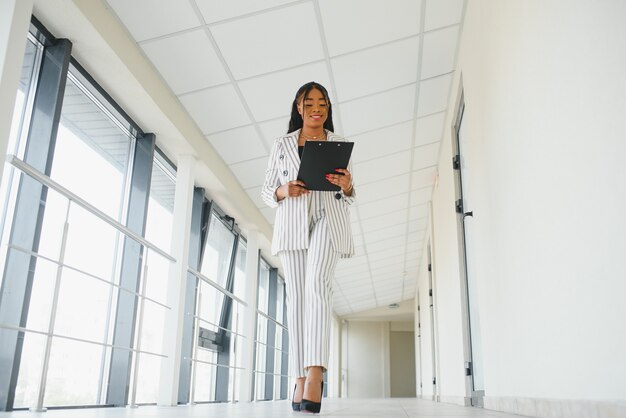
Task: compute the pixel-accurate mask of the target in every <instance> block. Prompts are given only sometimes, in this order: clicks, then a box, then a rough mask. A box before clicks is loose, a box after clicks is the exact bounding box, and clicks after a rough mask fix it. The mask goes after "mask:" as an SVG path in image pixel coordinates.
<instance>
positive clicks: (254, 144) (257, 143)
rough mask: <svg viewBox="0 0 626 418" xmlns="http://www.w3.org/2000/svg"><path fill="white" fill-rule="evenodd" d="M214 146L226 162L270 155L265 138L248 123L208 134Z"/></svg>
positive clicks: (230, 162)
mask: <svg viewBox="0 0 626 418" xmlns="http://www.w3.org/2000/svg"><path fill="white" fill-rule="evenodd" d="M207 139H208V140H209V142H211V144H212V145H213V147H215V149H216V150H217V152H219V154H220V155H221V156H222V158H223V159H224V161H225V162H226V164H233V163H237V162H240V161H246V160H252V159H255V158H260V157H264V156H267V155H268V151H267V150H266V149H265V144H264V143H263V140H262V139H261V138H259V135H258V134H257V132H256V129H254V126H252V125H248V126H244V127H242V128H236V129H231V130H229V131H223V132H220V133H217V134H213V135H209V136H207Z"/></svg>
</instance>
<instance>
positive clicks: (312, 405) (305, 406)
mask: <svg viewBox="0 0 626 418" xmlns="http://www.w3.org/2000/svg"><path fill="white" fill-rule="evenodd" d="M323 396H324V382H322V392H321V394H320V401H319V402H313V401H309V400H307V399H304V398H302V402H300V411H307V412H312V413H314V414H318V413H319V412H320V409H322V397H323Z"/></svg>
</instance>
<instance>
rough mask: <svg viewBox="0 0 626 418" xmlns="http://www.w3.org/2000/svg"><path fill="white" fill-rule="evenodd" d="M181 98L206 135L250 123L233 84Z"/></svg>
mask: <svg viewBox="0 0 626 418" xmlns="http://www.w3.org/2000/svg"><path fill="white" fill-rule="evenodd" d="M179 99H180V101H181V103H182V104H183V106H185V108H186V109H187V111H188V112H189V114H190V115H191V117H192V118H193V119H194V120H195V121H196V123H197V124H198V127H200V130H201V131H202V133H204V134H205V135H206V134H210V133H214V132H219V131H225V130H227V129H231V128H236V127H239V126H243V125H248V124H250V118H248V114H247V113H246V110H245V109H244V107H243V105H242V104H241V100H239V96H237V93H236V92H235V89H234V88H233V86H231V85H226V86H220V87H213V88H210V89H207V90H201V91H198V92H194V93H189V94H185V95H183V96H180V97H179Z"/></svg>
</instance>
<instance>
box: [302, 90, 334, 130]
mask: <svg viewBox="0 0 626 418" xmlns="http://www.w3.org/2000/svg"><path fill="white" fill-rule="evenodd" d="M298 113H300V115H301V116H302V124H303V126H306V127H307V128H312V129H319V128H320V127H323V126H324V122H326V119H327V118H328V104H327V103H326V99H325V98H324V94H323V93H322V92H321V91H319V90H318V89H312V90H311V91H310V92H309V97H307V98H306V99H305V98H304V96H302V100H300V103H298Z"/></svg>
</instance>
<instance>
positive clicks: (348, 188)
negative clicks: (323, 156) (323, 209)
mask: <svg viewBox="0 0 626 418" xmlns="http://www.w3.org/2000/svg"><path fill="white" fill-rule="evenodd" d="M335 171H336V172H338V173H341V174H326V180H328V181H329V182H331V183H332V184H334V185H335V186H339V187H341V190H342V191H343V194H345V195H346V196H352V174H350V172H349V171H348V170H346V169H344V168H336V169H335Z"/></svg>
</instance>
